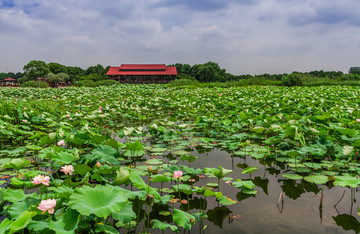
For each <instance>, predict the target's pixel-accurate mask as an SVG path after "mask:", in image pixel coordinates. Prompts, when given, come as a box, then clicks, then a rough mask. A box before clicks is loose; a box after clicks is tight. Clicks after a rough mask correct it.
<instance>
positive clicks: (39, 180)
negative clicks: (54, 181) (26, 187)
mask: <svg viewBox="0 0 360 234" xmlns="http://www.w3.org/2000/svg"><path fill="white" fill-rule="evenodd" d="M32 183H33V184H43V185H46V186H49V185H50V177H49V176H47V175H37V176H35V177H34V178H33V181H32Z"/></svg>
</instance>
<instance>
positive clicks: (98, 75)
mask: <svg viewBox="0 0 360 234" xmlns="http://www.w3.org/2000/svg"><path fill="white" fill-rule="evenodd" d="M169 66H176V69H177V72H178V78H179V79H195V80H197V81H199V82H227V81H237V80H243V79H254V78H255V79H261V80H272V81H280V80H283V79H284V77H288V76H289V75H291V77H301V78H303V77H305V78H327V79H344V80H360V67H351V68H350V69H349V74H344V73H343V72H341V71H323V70H319V71H311V72H293V73H291V74H286V73H284V74H267V73H265V74H260V75H250V74H245V75H233V74H230V73H228V72H226V70H225V69H224V68H221V67H220V66H219V64H217V63H216V62H212V61H209V62H206V63H203V64H195V65H193V66H191V65H190V64H182V63H176V64H171V65H169ZM109 68H110V66H107V67H103V66H102V65H100V64H97V65H94V66H90V67H88V68H87V69H82V68H80V67H77V66H65V65H62V64H59V63H55V62H50V63H46V62H44V61H40V60H32V61H30V62H29V63H27V64H26V65H25V66H24V67H23V72H18V73H13V72H9V73H0V80H2V79H5V78H7V77H12V78H15V79H17V80H18V81H19V82H20V83H23V82H25V81H30V80H35V79H36V78H45V79H47V80H49V81H50V82H54V83H62V82H74V81H82V80H91V81H100V80H105V79H106V73H107V71H108V70H109Z"/></svg>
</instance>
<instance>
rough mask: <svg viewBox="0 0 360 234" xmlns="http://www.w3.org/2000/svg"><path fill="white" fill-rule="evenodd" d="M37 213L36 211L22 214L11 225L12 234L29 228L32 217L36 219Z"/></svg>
mask: <svg viewBox="0 0 360 234" xmlns="http://www.w3.org/2000/svg"><path fill="white" fill-rule="evenodd" d="M36 214H37V213H36V212H35V211H24V212H22V213H21V214H20V216H19V217H18V218H17V219H16V220H15V221H14V222H13V223H12V224H11V226H10V233H14V232H17V231H19V230H21V229H24V228H26V227H27V225H28V224H29V223H30V221H31V219H32V217H34V216H35V215H36Z"/></svg>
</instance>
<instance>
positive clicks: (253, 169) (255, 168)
mask: <svg viewBox="0 0 360 234" xmlns="http://www.w3.org/2000/svg"><path fill="white" fill-rule="evenodd" d="M257 169H259V168H258V167H247V168H245V169H244V170H243V171H242V172H241V173H242V174H251V173H253V172H254V171H256V170H257Z"/></svg>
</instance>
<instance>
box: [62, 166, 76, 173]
mask: <svg viewBox="0 0 360 234" xmlns="http://www.w3.org/2000/svg"><path fill="white" fill-rule="evenodd" d="M60 171H62V172H64V173H65V175H67V174H70V175H72V173H73V172H74V167H73V165H65V166H62V167H61V170H60Z"/></svg>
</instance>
